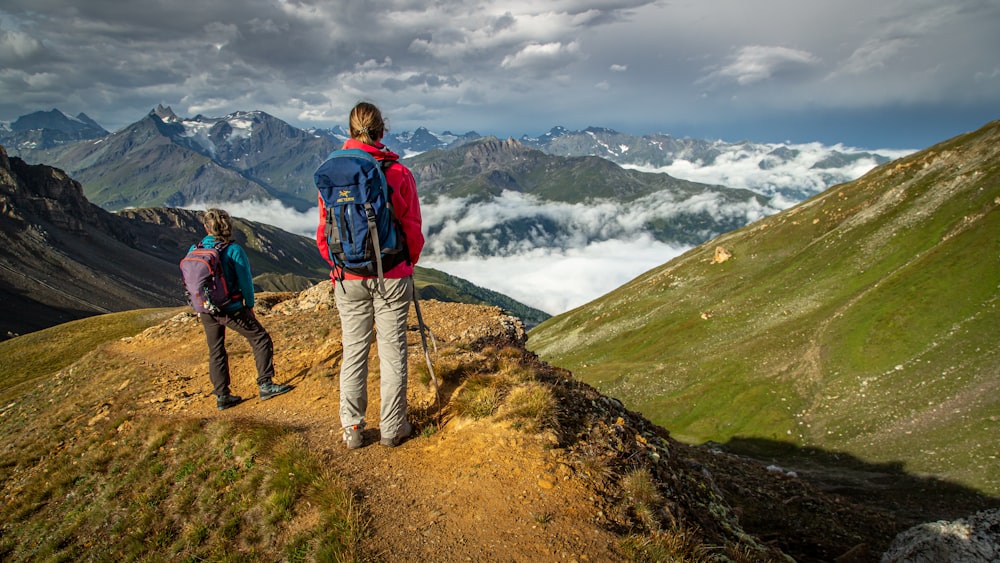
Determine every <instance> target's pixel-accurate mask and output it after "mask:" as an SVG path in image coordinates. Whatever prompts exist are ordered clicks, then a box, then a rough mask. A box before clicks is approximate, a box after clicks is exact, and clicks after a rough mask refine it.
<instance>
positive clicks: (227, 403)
mask: <svg viewBox="0 0 1000 563" xmlns="http://www.w3.org/2000/svg"><path fill="white" fill-rule="evenodd" d="M242 402H243V397H240V396H239V395H229V394H228V393H227V394H225V395H219V396H218V397H216V398H215V406H217V407H219V410H220V411H224V410H226V409H228V408H229V407H235V406H236V405H238V404H240V403H242Z"/></svg>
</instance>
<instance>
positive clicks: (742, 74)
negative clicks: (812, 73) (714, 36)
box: [703, 45, 820, 85]
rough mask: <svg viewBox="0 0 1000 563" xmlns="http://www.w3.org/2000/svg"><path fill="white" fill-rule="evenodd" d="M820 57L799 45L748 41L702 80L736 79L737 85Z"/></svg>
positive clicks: (800, 67)
mask: <svg viewBox="0 0 1000 563" xmlns="http://www.w3.org/2000/svg"><path fill="white" fill-rule="evenodd" d="M819 62H820V61H819V58H818V57H816V56H815V55H813V54H812V53H809V52H807V51H803V50H800V49H791V48H788V47H775V46H768V45H749V46H747V47H743V48H741V49H740V50H739V51H737V52H736V54H734V55H733V56H732V57H730V59H729V61H728V62H727V63H726V64H725V65H724V66H722V68H719V69H716V70H713V71H712V72H710V73H708V74H707V76H705V78H704V79H703V81H704V82H710V83H711V82H717V81H730V80H732V81H735V82H736V83H738V84H740V85H746V84H753V83H755V82H760V81H763V80H767V79H769V78H771V77H772V76H774V75H775V74H779V73H784V72H790V71H795V70H800V69H804V68H807V67H811V66H815V65H816V64H818V63H819Z"/></svg>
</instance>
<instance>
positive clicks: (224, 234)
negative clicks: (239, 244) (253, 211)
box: [201, 209, 233, 242]
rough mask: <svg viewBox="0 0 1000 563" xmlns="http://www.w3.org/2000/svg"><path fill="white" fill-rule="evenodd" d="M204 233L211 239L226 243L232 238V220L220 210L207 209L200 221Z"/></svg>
mask: <svg viewBox="0 0 1000 563" xmlns="http://www.w3.org/2000/svg"><path fill="white" fill-rule="evenodd" d="M201 224H202V225H204V226H205V232H206V233H208V234H210V235H212V236H213V237H215V238H217V239H219V240H222V241H225V242H228V241H229V239H230V238H232V236H233V218H232V217H230V216H229V213H227V212H226V211H224V210H222V209H207V210H205V215H204V216H203V217H202V219H201Z"/></svg>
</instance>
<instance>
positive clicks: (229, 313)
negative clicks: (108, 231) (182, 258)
mask: <svg viewBox="0 0 1000 563" xmlns="http://www.w3.org/2000/svg"><path fill="white" fill-rule="evenodd" d="M202 223H203V224H204V226H205V232H206V233H208V236H206V237H205V238H203V239H202V241H201V242H202V245H203V246H205V247H210V246H214V245H215V244H216V243H218V242H224V243H228V246H226V248H225V251H224V252H223V253H221V254H222V270H223V275H224V276H225V278H226V285H227V286H228V287H229V294H230V296H231V297H233V302H232V303H230V304H228V305H226V306H224V307H222V311H221V312H220V313H218V314H209V313H199V314H198V318H199V319H200V320H201V324H202V326H203V327H204V329H205V339H206V340H207V342H208V377H209V379H210V380H211V381H212V393H214V394H215V397H216V406H218V408H219V410H224V409H228V408H229V407H232V406H235V405H238V404H239V403H240V402H241V401H243V398H242V397H240V396H239V395H233V394H232V393H231V392H230V389H229V383H230V380H229V354H228V353H227V352H226V328H227V327H228V328H231V329H233V330H235V331H236V332H238V333H240V334H241V335H243V337H244V338H246V339H247V341H249V342H250V346H251V348H253V358H254V362H255V363H256V365H257V386H258V389H259V391H260V400H262V401H264V400H267V399H270V398H271V397H275V396H277V395H281V394H283V393H287V392H289V391H291V390H292V386H291V385H278V384H276V383H274V343H273V342H272V340H271V335H270V334H268V332H267V331H266V330H264V327H263V326H262V325H261V324H260V321H258V320H257V315H256V314H255V313H254V310H253V306H254V304H255V303H256V301H255V299H254V291H253V274H252V273H251V271H250V260H249V259H248V258H247V254H246V251H244V250H243V247H242V246H240V245H238V244H236V243H235V242H230V239H231V237H232V235H233V223H232V218H231V217H230V216H229V213H227V212H225V211H223V210H222V209H209V210H207V211H205V215H204V217H203V219H202ZM192 248H193V247H192Z"/></svg>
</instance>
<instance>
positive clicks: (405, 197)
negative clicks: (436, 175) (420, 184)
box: [386, 164, 424, 264]
mask: <svg viewBox="0 0 1000 563" xmlns="http://www.w3.org/2000/svg"><path fill="white" fill-rule="evenodd" d="M386 182H388V183H389V185H390V186H393V190H392V206H393V210H394V211H395V213H396V219H398V220H399V223H400V224H401V225H402V226H403V235H404V236H405V237H406V247H407V249H408V250H409V251H410V263H411V264H416V263H417V260H419V259H420V252H421V251H422V250H423V249H424V233H423V232H422V231H421V228H422V227H423V219H422V218H421V216H420V199H419V198H418V197H417V181H416V180H415V179H414V178H413V173H412V172H410V170H409V169H408V168H407V167H406V166H403V165H402V164H397V165H394V166H391V167H389V169H388V170H387V171H386Z"/></svg>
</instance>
